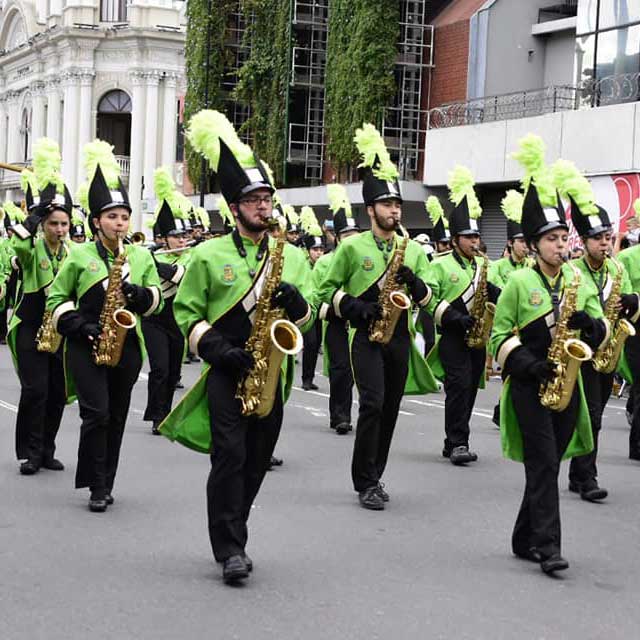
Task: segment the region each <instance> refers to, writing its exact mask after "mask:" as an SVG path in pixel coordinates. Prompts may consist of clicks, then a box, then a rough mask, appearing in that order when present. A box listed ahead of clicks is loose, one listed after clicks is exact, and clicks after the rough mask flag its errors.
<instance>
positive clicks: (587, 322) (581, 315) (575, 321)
mask: <svg viewBox="0 0 640 640" xmlns="http://www.w3.org/2000/svg"><path fill="white" fill-rule="evenodd" d="M567 327H568V328H569V329H572V330H574V331H575V330H577V329H580V331H586V332H587V333H589V332H590V331H591V330H592V329H593V318H592V317H591V316H590V315H589V314H588V313H587V312H586V311H574V312H573V315H572V316H571V317H570V318H569V322H567Z"/></svg>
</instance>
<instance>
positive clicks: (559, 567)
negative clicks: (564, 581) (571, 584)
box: [540, 553, 569, 575]
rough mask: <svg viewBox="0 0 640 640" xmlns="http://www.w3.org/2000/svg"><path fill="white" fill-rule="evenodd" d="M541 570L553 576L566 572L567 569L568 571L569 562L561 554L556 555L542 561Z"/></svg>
mask: <svg viewBox="0 0 640 640" xmlns="http://www.w3.org/2000/svg"><path fill="white" fill-rule="evenodd" d="M540 568H541V569H542V571H544V573H546V574H547V575H551V574H552V573H555V572H556V571H565V570H566V569H568V568H569V562H568V561H567V560H565V559H564V558H563V557H562V556H561V555H560V554H559V553H554V554H553V555H551V556H549V557H548V558H545V559H544V560H541V561H540Z"/></svg>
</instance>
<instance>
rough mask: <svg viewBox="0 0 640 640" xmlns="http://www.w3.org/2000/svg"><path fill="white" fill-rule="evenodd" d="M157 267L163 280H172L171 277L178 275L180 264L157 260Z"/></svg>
mask: <svg viewBox="0 0 640 640" xmlns="http://www.w3.org/2000/svg"><path fill="white" fill-rule="evenodd" d="M156 269H157V271H158V275H159V276H160V277H161V278H162V279H163V280H171V278H173V276H175V275H176V271H177V270H178V266H177V265H175V264H169V263H167V262H158V261H157V260H156Z"/></svg>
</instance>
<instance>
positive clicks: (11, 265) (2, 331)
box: [0, 200, 25, 344]
mask: <svg viewBox="0 0 640 640" xmlns="http://www.w3.org/2000/svg"><path fill="white" fill-rule="evenodd" d="M0 211H2V213H3V215H2V226H3V229H4V236H3V237H2V240H1V242H0V265H1V269H2V276H1V277H2V285H1V286H0V294H1V296H0V344H7V315H8V313H9V308H10V307H12V306H13V303H14V298H15V288H16V287H15V285H16V280H17V273H18V270H17V264H16V259H15V251H14V250H13V249H12V247H11V236H12V235H13V224H15V222H18V221H22V220H23V219H24V217H25V216H24V214H23V213H22V210H21V209H20V208H19V207H17V206H16V205H15V204H14V203H13V202H11V201H10V200H8V201H7V202H5V203H4V204H3V205H2V207H0ZM16 216H18V217H16Z"/></svg>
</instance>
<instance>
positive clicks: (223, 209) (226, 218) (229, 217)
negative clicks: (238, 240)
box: [216, 196, 236, 227]
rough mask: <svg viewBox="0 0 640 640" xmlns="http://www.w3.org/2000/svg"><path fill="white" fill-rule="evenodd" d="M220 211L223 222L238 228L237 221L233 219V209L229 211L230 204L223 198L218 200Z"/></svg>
mask: <svg viewBox="0 0 640 640" xmlns="http://www.w3.org/2000/svg"><path fill="white" fill-rule="evenodd" d="M216 204H217V205H218V211H219V212H220V217H221V218H222V221H223V222H226V223H227V224H228V225H229V226H231V227H235V226H236V219H235V218H234V217H233V213H231V209H229V204H228V203H227V201H226V200H225V199H224V197H223V196H220V197H219V198H218V200H217V203H216Z"/></svg>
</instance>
